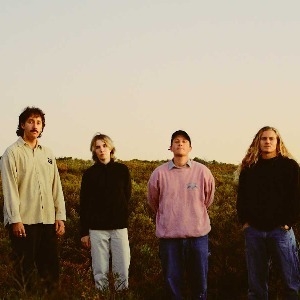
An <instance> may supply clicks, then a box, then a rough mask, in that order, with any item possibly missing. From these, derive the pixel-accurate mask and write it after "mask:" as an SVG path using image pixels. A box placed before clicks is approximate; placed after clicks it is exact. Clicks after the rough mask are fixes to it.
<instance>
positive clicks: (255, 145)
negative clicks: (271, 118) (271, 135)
mask: <svg viewBox="0 0 300 300" xmlns="http://www.w3.org/2000/svg"><path fill="white" fill-rule="evenodd" d="M267 130H272V131H274V132H275V134H276V137H277V145H276V153H277V155H278V154H280V155H281V156H284V157H289V158H293V157H292V155H291V153H290V152H289V151H288V149H287V148H286V146H285V145H284V143H283V140H282V138H281V136H280V134H279V131H278V130H277V129H276V128H274V127H271V126H264V127H262V128H261V129H260V130H259V131H258V132H257V133H256V135H255V136H254V138H253V140H252V143H251V145H250V146H249V148H248V150H247V152H246V155H245V157H244V158H243V160H242V163H241V164H240V165H239V167H238V169H237V171H236V172H235V176H238V175H239V173H240V172H241V171H242V170H243V169H245V168H248V167H250V166H252V165H253V164H255V163H257V161H258V159H259V158H260V156H261V153H260V139H261V136H262V134H263V133H264V132H265V131H267Z"/></svg>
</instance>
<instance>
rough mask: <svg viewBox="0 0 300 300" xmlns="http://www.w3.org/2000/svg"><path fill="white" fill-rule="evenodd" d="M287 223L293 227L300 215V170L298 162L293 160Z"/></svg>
mask: <svg viewBox="0 0 300 300" xmlns="http://www.w3.org/2000/svg"><path fill="white" fill-rule="evenodd" d="M287 189H288V193H289V194H288V198H289V199H287V200H288V201H287V211H286V217H287V220H286V223H287V224H282V225H288V226H292V225H294V224H295V223H296V222H297V221H298V220H299V215H300V168H299V165H298V163H297V162H296V161H294V160H291V174H290V180H289V186H288V187H287Z"/></svg>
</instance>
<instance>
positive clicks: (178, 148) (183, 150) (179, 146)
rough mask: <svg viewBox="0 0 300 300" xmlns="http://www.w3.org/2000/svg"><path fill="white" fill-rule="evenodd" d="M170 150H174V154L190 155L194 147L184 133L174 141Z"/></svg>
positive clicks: (178, 155)
mask: <svg viewBox="0 0 300 300" xmlns="http://www.w3.org/2000/svg"><path fill="white" fill-rule="evenodd" d="M170 150H171V151H172V152H173V154H174V156H177V157H180V156H181V157H183V156H188V155H189V153H190V151H191V150H192V147H191V145H190V142H189V141H188V140H187V139H186V138H185V137H184V136H182V135H178V136H176V137H175V139H174V140H173V142H172V145H171V147H170Z"/></svg>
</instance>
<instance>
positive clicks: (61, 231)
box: [55, 220, 65, 236]
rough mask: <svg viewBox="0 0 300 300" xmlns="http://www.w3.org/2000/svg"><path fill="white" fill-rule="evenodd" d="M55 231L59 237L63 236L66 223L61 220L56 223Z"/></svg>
mask: <svg viewBox="0 0 300 300" xmlns="http://www.w3.org/2000/svg"><path fill="white" fill-rule="evenodd" d="M55 231H56V234H57V235H58V236H62V235H63V234H64V233H65V223H64V221H61V220H56V221H55Z"/></svg>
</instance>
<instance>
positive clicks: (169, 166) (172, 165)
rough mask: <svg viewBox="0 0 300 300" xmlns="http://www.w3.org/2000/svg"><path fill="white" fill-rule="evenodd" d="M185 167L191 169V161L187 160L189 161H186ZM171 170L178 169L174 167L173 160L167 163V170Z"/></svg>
mask: <svg viewBox="0 0 300 300" xmlns="http://www.w3.org/2000/svg"><path fill="white" fill-rule="evenodd" d="M186 165H187V166H188V167H190V168H191V167H192V161H191V160H190V159H189V160H188V161H187V163H186ZM173 168H175V169H180V168H179V167H176V166H175V164H174V162H173V160H172V159H171V160H170V161H169V164H168V169H169V170H171V169H173Z"/></svg>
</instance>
